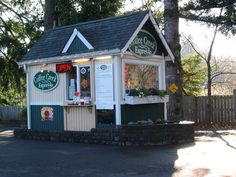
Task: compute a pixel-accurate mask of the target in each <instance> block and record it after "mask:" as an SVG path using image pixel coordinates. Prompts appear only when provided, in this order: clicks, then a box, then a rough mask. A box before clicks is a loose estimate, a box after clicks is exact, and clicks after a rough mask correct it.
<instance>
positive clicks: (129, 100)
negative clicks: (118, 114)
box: [125, 95, 169, 105]
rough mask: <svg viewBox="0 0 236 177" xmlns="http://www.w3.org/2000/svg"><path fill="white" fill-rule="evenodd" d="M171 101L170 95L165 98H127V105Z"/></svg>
mask: <svg viewBox="0 0 236 177" xmlns="http://www.w3.org/2000/svg"><path fill="white" fill-rule="evenodd" d="M168 101H169V95H165V96H163V97H160V96H144V97H138V96H126V97H125V103H126V104H130V105H135V104H152V103H166V102H168Z"/></svg>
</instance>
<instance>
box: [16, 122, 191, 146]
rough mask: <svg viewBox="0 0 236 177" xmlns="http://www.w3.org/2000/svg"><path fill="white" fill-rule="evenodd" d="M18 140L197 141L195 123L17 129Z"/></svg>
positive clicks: (131, 143)
mask: <svg viewBox="0 0 236 177" xmlns="http://www.w3.org/2000/svg"><path fill="white" fill-rule="evenodd" d="M14 135H15V137H17V138H23V139H34V140H46V141H57V142H73V143H91V144H110V145H120V146H151V145H164V144H179V143H189V142H193V141H194V124H193V123H188V124H175V123H173V124H154V125H122V126H121V127H119V128H103V129H102V128H101V129H92V130H91V131H90V132H81V131H80V132H78V131H63V132H56V131H38V130H27V129H15V130H14Z"/></svg>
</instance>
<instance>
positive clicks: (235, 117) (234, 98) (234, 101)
mask: <svg viewBox="0 0 236 177" xmlns="http://www.w3.org/2000/svg"><path fill="white" fill-rule="evenodd" d="M233 103H234V104H233V110H234V117H233V121H235V119H236V89H234V90H233Z"/></svg>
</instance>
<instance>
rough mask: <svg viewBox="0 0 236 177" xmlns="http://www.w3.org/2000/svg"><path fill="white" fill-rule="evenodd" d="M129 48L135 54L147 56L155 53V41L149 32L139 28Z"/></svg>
mask: <svg viewBox="0 0 236 177" xmlns="http://www.w3.org/2000/svg"><path fill="white" fill-rule="evenodd" d="M129 50H130V51H131V52H133V53H134V54H135V55H137V56H140V57H148V56H151V55H154V54H155V53H156V50H157V42H156V40H155V38H154V37H153V36H152V35H151V34H150V33H149V32H147V31H145V30H141V31H140V32H139V33H138V34H137V36H136V37H135V39H134V40H133V42H132V43H131V44H130V46H129Z"/></svg>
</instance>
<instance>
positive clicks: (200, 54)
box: [182, 34, 206, 60]
mask: <svg viewBox="0 0 236 177" xmlns="http://www.w3.org/2000/svg"><path fill="white" fill-rule="evenodd" d="M182 35H183V36H184V38H185V39H186V40H187V41H188V42H189V44H190V45H191V47H192V48H193V50H194V51H195V52H196V53H197V54H198V55H199V56H200V57H201V58H202V59H203V60H206V56H205V54H202V53H200V52H199V51H198V50H197V49H196V47H195V46H194V45H193V43H192V41H191V40H190V39H188V38H187V37H186V36H185V35H184V34H182Z"/></svg>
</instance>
